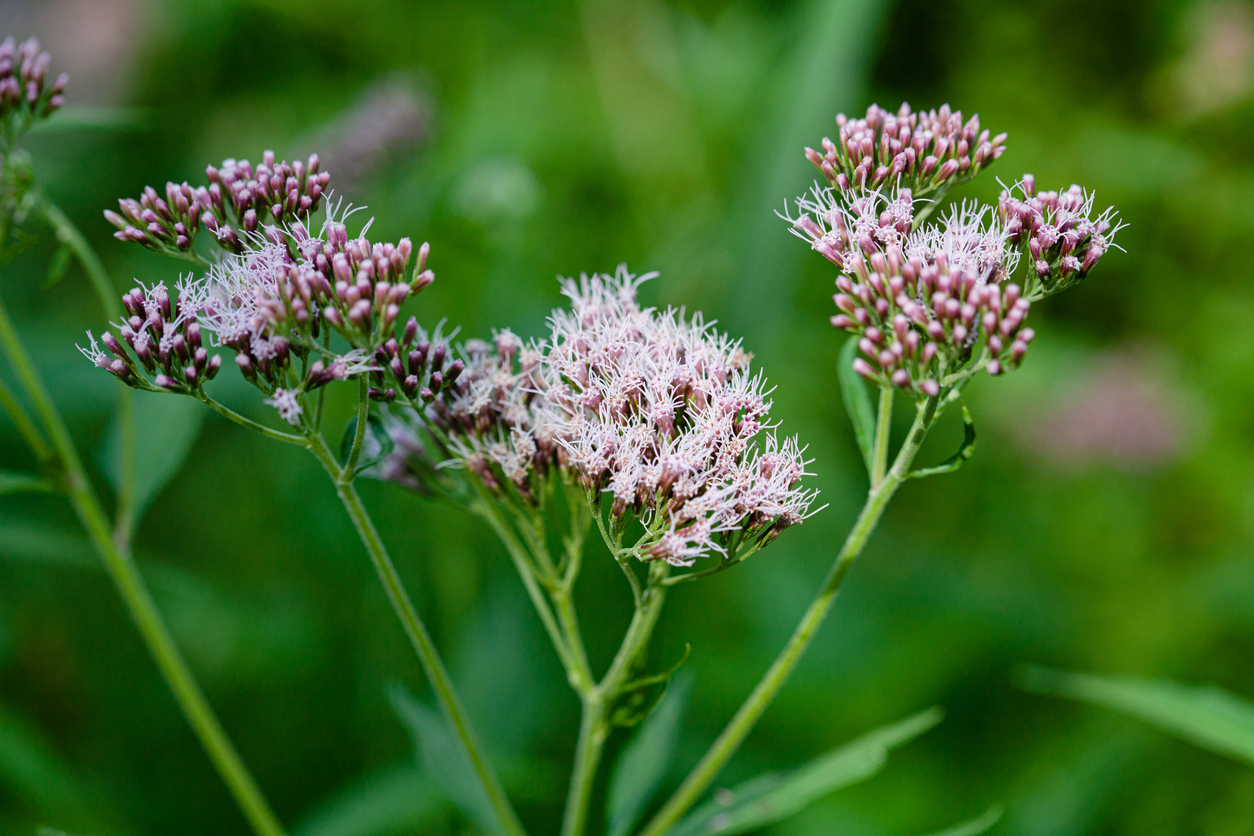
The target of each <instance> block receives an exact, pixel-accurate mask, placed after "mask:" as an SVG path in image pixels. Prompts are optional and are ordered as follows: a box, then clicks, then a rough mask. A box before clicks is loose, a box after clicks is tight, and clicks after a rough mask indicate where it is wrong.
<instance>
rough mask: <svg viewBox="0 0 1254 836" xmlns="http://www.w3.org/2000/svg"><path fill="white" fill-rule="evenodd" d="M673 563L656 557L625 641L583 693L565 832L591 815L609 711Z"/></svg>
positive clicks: (576, 835) (573, 835) (648, 632)
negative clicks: (590, 688)
mask: <svg viewBox="0 0 1254 836" xmlns="http://www.w3.org/2000/svg"><path fill="white" fill-rule="evenodd" d="M669 572H670V566H669V565H667V564H666V563H665V562H663V561H660V560H658V561H654V562H653V563H652V564H650V566H649V583H648V586H646V587H645V590H644V593H643V594H642V596H641V601H640V605H639V606H637V607H636V612H635V614H634V615H633V616H632V618H631V624H630V625H629V626H628V627H627V634H626V635H625V636H623V643H622V645H621V646H620V647H619V648H618V653H617V654H615V656H614V661H613V662H611V663H610V668H609V670H608V671H606V673H605V676H604V678H602V680H601V681H600V682H599V683H598V684H597V686H596V687H595V688H593V689H592V690H591V691H590V692H589V693H588V694H586V695H584V697H583V719H582V721H581V722H580V726H579V743H578V745H577V747H576V749H575V767H574V770H573V771H572V772H571V776H570V791H569V792H568V793H567V796H566V815H565V817H564V818H563V819H562V836H581V834H582V833H583V830H584V826H585V823H586V821H587V818H588V806H589V802H590V800H591V798H592V788H593V784H594V782H595V780H596V773H597V767H598V766H599V765H600V762H601V754H602V751H603V749H604V745H605V738H606V737H607V736H608V735H609V730H610V724H609V719H608V717H607V711H608V710H609V709H610V708H611V707H612V706H613V704H614V700H615V699H616V698H617V697H618V696H619V694H620V693H622V689H623V686H625V685H626V684H627V682H628V680H629V679H630V677H631V673H632V671H633V670H634V669H635V667H636V664H637V662H638V661H639V659H640V656H641V654H642V653H643V652H644V650H645V648H646V647H647V646H648V644H649V639H650V638H651V637H652V636H653V628H654V627H655V626H657V620H658V616H659V615H661V612H662V604H663V603H665V601H666V577H667V575H668V574H669Z"/></svg>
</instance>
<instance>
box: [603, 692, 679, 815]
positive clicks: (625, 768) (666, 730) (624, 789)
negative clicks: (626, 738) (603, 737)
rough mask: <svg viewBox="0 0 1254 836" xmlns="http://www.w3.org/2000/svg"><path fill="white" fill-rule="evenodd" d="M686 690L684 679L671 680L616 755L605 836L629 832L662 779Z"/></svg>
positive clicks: (669, 756) (672, 745)
mask: <svg viewBox="0 0 1254 836" xmlns="http://www.w3.org/2000/svg"><path fill="white" fill-rule="evenodd" d="M688 687H689V679H688V678H687V677H680V678H677V679H675V681H673V682H672V683H671V685H670V687H669V688H667V689H666V696H665V697H663V698H662V701H661V702H660V703H659V704H658V707H657V708H656V709H654V711H653V713H652V714H650V715H649V717H648V719H646V720H645V721H644V722H643V723H641V725H640V728H639V729H638V730H637V731H636V734H635V736H634V737H632V739H631V742H630V743H628V744H627V746H626V748H624V749H623V753H622V755H620V756H619V758H618V764H617V765H616V766H615V767H614V776H613V778H611V779H610V794H609V801H608V804H607V807H606V818H607V824H608V832H609V836H627V834H628V833H630V832H631V828H632V827H633V826H634V825H635V824H636V821H637V820H638V819H639V818H640V814H641V813H642V812H644V808H645V807H647V806H648V804H649V802H650V801H651V800H652V799H653V795H654V793H656V792H657V788H658V785H659V784H661V783H662V779H663V778H665V777H666V772H667V770H668V768H669V767H670V762H671V756H672V754H674V751H675V734H676V732H677V730H678V729H679V719H680V716H681V715H682V714H683V709H684V702H685V701H686V700H687V698H688Z"/></svg>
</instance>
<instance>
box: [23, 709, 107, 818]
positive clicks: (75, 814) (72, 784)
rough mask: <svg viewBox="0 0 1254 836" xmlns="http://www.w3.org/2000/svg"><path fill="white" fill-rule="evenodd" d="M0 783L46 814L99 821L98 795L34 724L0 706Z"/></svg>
mask: <svg viewBox="0 0 1254 836" xmlns="http://www.w3.org/2000/svg"><path fill="white" fill-rule="evenodd" d="M0 787H4V788H5V789H6V790H7V791H8V792H7V793H6V795H8V794H10V793H11V794H12V796H13V797H16V798H18V799H21V800H22V801H23V802H25V803H27V804H29V805H31V806H32V807H33V808H35V809H36V810H38V811H39V812H41V813H43V814H44V815H45V816H53V815H55V816H56V817H57V818H58V819H60V820H61V821H67V822H72V823H74V824H76V825H77V824H80V823H87V822H92V821H97V822H98V821H99V818H100V812H101V811H100V810H99V809H98V799H96V798H94V797H93V794H92V793H91V792H90V791H89V790H88V789H87V787H86V786H84V784H83V783H82V782H81V781H80V780H79V779H78V777H77V776H75V775H74V773H73V772H72V771H71V770H70V768H69V767H68V766H67V765H66V764H65V763H64V762H63V761H62V759H61V757H60V756H59V755H58V754H57V752H56V750H55V749H54V748H53V746H52V744H51V742H50V741H48V740H46V739H45V738H44V737H43V735H41V734H40V733H39V731H38V729H36V728H35V727H34V726H31V725H29V724H27V723H26V722H25V721H24V720H23V719H21V718H20V717H18V716H16V715H14V714H12V713H10V712H9V711H8V710H7V709H5V708H3V707H0Z"/></svg>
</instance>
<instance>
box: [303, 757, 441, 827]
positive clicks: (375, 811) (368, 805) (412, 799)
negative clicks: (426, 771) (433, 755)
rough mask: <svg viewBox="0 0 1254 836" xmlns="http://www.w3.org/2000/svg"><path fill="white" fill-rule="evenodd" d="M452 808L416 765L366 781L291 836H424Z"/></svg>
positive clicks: (313, 815) (326, 805)
mask: <svg viewBox="0 0 1254 836" xmlns="http://www.w3.org/2000/svg"><path fill="white" fill-rule="evenodd" d="M447 809H448V808H447V807H446V806H445V804H444V800H443V799H442V798H441V797H440V794H439V793H438V792H436V790H435V788H434V787H432V786H431V783H430V782H429V781H427V780H425V779H424V778H423V776H422V773H421V772H420V771H419V770H418V769H417V767H416V766H414V765H412V764H406V765H404V766H398V767H394V768H392V769H388V770H386V771H383V772H378V773H376V774H374V775H368V776H366V777H365V778H363V779H362V780H361V781H359V782H357V783H356V784H354V785H353V786H351V787H349V788H348V789H346V790H345V791H344V792H342V793H339V794H337V795H335V796H333V797H332V798H330V799H328V800H327V801H325V802H323V803H322V804H320V805H319V806H318V807H317V808H316V809H315V810H314V811H313V812H312V813H310V814H309V815H308V816H306V817H305V820H304V821H303V822H302V823H301V824H300V826H298V827H297V828H296V829H294V830H293V831H292V836H381V835H382V834H392V833H425V832H430V830H432V829H433V828H432V826H431V825H432V822H433V821H434V820H436V819H437V818H438V817H439V816H440V815H441V814H442V813H443V812H444V811H445V810H447Z"/></svg>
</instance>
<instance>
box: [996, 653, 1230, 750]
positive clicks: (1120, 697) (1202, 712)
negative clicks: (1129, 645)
mask: <svg viewBox="0 0 1254 836" xmlns="http://www.w3.org/2000/svg"><path fill="white" fill-rule="evenodd" d="M1017 680H1018V683H1019V685H1020V686H1021V687H1023V688H1025V689H1027V690H1029V691H1035V692H1037V693H1038V694H1049V695H1051V696H1055V697H1067V698H1069V699H1074V700H1082V701H1084V702H1088V703H1093V704H1094V705H1103V706H1106V707H1107V708H1113V709H1115V710H1116V711H1122V712H1125V713H1127V714H1131V715H1132V716H1133V717H1137V718H1139V719H1141V720H1144V721H1145V722H1147V723H1149V724H1150V725H1152V726H1156V727H1158V728H1159V729H1161V730H1162V731H1165V732H1167V733H1168V734H1172V735H1175V736H1176V737H1179V738H1182V739H1184V740H1187V741H1189V742H1190V743H1195V744H1197V745H1198V746H1201V747H1202V748H1203V749H1209V750H1210V751H1212V752H1215V753H1217V754H1220V755H1227V756H1228V757H1230V758H1236V759H1237V760H1243V761H1246V762H1247V763H1252V764H1254V703H1251V702H1249V701H1247V700H1244V699H1242V698H1240V697H1238V696H1236V695H1234V694H1231V693H1229V692H1227V691H1225V690H1223V689H1222V688H1218V687H1216V686H1214V685H1185V684H1182V683H1179V682H1173V681H1171V680H1168V679H1142V678H1140V677H1134V676H1093V675H1090V674H1082V673H1064V672H1062V671H1051V670H1048V669H1045V668H1036V667H1030V668H1025V669H1024V670H1023V671H1020V672H1019V674H1018V676H1017Z"/></svg>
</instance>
